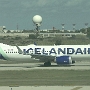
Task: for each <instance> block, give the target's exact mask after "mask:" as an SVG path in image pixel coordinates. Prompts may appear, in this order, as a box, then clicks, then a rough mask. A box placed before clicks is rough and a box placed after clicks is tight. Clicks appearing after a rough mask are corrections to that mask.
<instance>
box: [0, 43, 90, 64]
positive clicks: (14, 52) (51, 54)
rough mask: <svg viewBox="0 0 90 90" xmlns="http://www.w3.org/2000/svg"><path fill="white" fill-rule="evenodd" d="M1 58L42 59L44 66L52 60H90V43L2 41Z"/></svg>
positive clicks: (65, 61)
mask: <svg viewBox="0 0 90 90" xmlns="http://www.w3.org/2000/svg"><path fill="white" fill-rule="evenodd" d="M0 58H1V59H6V60H30V59H31V58H36V59H40V61H43V62H44V66H51V62H55V63H57V64H58V65H70V64H73V63H75V61H77V60H85V59H86V60H90V45H49V46H45V45H34V44H33V45H27V46H18V45H16V46H11V45H6V44H2V43H0Z"/></svg>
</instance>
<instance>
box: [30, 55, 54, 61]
mask: <svg viewBox="0 0 90 90" xmlns="http://www.w3.org/2000/svg"><path fill="white" fill-rule="evenodd" d="M31 56H32V58H36V59H40V61H42V62H46V61H54V59H55V56H51V55H41V54H31Z"/></svg>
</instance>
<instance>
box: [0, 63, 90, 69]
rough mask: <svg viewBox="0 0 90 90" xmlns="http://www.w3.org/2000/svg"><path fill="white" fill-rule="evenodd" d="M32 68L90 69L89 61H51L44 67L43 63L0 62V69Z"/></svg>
mask: <svg viewBox="0 0 90 90" xmlns="http://www.w3.org/2000/svg"><path fill="white" fill-rule="evenodd" d="M33 69H60V70H90V62H79V63H75V64H72V65H67V66H58V65H57V64H56V63H52V65H51V66H50V67H44V66H43V63H16V64H0V70H33Z"/></svg>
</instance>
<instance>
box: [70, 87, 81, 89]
mask: <svg viewBox="0 0 90 90" xmlns="http://www.w3.org/2000/svg"><path fill="white" fill-rule="evenodd" d="M81 88H82V87H75V88H73V89H71V90H79V89H81Z"/></svg>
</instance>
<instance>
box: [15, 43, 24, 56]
mask: <svg viewBox="0 0 90 90" xmlns="http://www.w3.org/2000/svg"><path fill="white" fill-rule="evenodd" d="M16 47H17V49H18V53H19V54H23V51H22V50H21V49H20V48H19V46H18V45H17V44H16Z"/></svg>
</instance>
